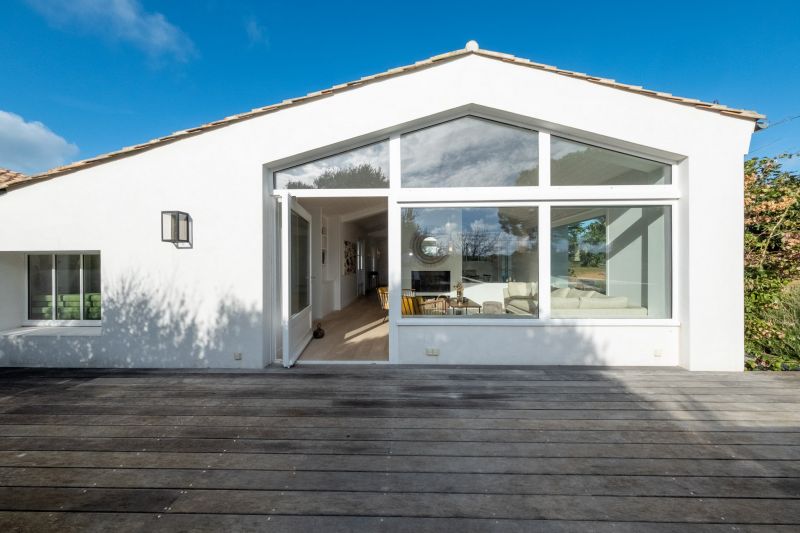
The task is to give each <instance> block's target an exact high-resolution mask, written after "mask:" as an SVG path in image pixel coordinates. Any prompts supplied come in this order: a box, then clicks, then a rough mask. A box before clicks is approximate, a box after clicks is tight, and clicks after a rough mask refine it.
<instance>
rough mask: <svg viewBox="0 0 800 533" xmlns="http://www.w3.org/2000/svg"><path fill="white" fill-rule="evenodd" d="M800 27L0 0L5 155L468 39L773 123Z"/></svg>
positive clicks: (761, 140)
mask: <svg viewBox="0 0 800 533" xmlns="http://www.w3.org/2000/svg"><path fill="white" fill-rule="evenodd" d="M798 26H800V2H796V1H795V2H789V1H786V2H783V1H774V2H773V1H768V0H767V1H764V2H761V3H755V2H738V1H736V0H732V1H727V2H714V1H706V2H696V1H695V2H680V1H674V2H669V3H659V4H657V3H655V2H642V1H636V2H598V1H596V0H595V1H591V2H580V1H573V2H569V3H558V2H552V1H548V2H518V3H515V2H494V3H487V2H469V1H459V2H431V1H428V2H414V1H404V2H392V3H383V2H350V1H344V0H340V1H337V2H319V3H318V4H316V3H314V2H308V1H307V2H292V3H287V2H280V3H278V2H265V1H238V2H233V1H223V0H194V1H191V2H190V1H177V0H176V1H169V2H167V1H155V0H4V1H3V2H2V4H0V36H2V38H0V79H2V80H3V82H2V83H0V167H10V168H13V169H15V170H19V171H23V172H36V171H41V170H44V169H47V168H50V167H52V166H56V165H58V164H63V163H66V162H69V161H73V160H77V159H82V158H86V157H91V156H93V155H97V154H100V153H103V152H107V151H111V150H115V149H118V148H121V147H123V146H128V145H131V144H136V143H140V142H143V141H146V140H149V139H152V138H154V137H158V136H161V135H164V134H167V133H170V132H172V131H176V130H180V129H184V128H187V127H191V126H195V125H198V124H201V123H204V122H208V121H211V120H215V119H218V118H221V117H223V116H226V115H230V114H234V113H239V112H242V111H245V110H248V109H251V108H254V107H260V106H263V105H267V104H270V103H274V102H277V101H280V100H283V99H284V98H289V97H293V96H299V95H303V94H305V93H308V92H311V91H314V90H317V89H320V88H324V87H328V86H331V85H334V84H336V83H341V82H344V81H349V80H352V79H356V78H359V77H361V76H363V75H367V74H372V73H375V72H379V71H383V70H386V69H388V68H391V67H395V66H399V65H404V64H408V63H412V62H414V61H417V60H419V59H424V58H426V57H429V56H431V55H435V54H438V53H441V52H446V51H449V50H454V49H457V48H462V47H463V46H464V43H465V42H466V41H468V40H469V39H475V40H477V41H478V42H479V43H480V45H481V47H482V48H486V49H489V50H497V51H502V52H507V53H511V54H514V55H518V56H520V57H525V58H529V59H533V60H535V61H539V62H542V63H548V64H552V65H557V66H559V67H562V68H566V69H570V70H577V71H581V72H588V73H591V74H594V75H598V76H604V77H610V78H614V79H617V80H619V81H623V82H626V83H633V84H637V85H643V86H645V87H647V88H651V89H657V90H663V91H668V92H672V93H674V94H678V95H681V96H688V97H693V98H700V99H703V100H708V101H713V100H718V101H719V102H721V103H723V104H726V105H729V106H733V107H743V108H747V109H755V110H757V111H760V112H762V113H765V114H767V115H768V117H769V121H770V122H771V123H773V124H774V123H777V122H778V121H780V120H783V119H786V118H789V117H795V116H798V115H800V32H798V31H797V28H798ZM752 149H753V153H754V154H755V155H759V156H761V155H771V154H777V153H781V152H798V151H800V118H797V119H796V120H790V121H787V122H784V123H782V124H779V125H776V126H774V128H770V129H767V130H765V131H762V132H759V133H758V134H756V135H755V136H754V138H753V142H752ZM792 167H793V168H800V162H798V161H795V162H793V163H792Z"/></svg>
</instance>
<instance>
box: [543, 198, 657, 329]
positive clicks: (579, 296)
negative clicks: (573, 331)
mask: <svg viewBox="0 0 800 533" xmlns="http://www.w3.org/2000/svg"><path fill="white" fill-rule="evenodd" d="M551 213H552V240H551V243H552V250H551V264H550V269H551V275H552V281H551V285H552V287H551V291H552V292H551V315H552V317H553V318H669V317H670V316H671V301H670V294H671V285H670V281H671V272H670V248H671V246H670V239H671V229H670V228H671V224H670V216H671V213H670V208H669V207H667V206H640V207H553V208H552V210H551Z"/></svg>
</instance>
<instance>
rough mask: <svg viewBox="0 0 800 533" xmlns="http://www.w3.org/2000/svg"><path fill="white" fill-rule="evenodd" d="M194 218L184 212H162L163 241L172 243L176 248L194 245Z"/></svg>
mask: <svg viewBox="0 0 800 533" xmlns="http://www.w3.org/2000/svg"><path fill="white" fill-rule="evenodd" d="M191 225H192V217H190V216H189V213H184V212H183V211H162V212H161V241H162V242H171V243H172V244H174V245H175V246H176V247H185V246H187V245H189V246H190V245H191V243H192V238H191V236H192V231H191Z"/></svg>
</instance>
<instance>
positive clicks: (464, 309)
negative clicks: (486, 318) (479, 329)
mask: <svg viewBox="0 0 800 533" xmlns="http://www.w3.org/2000/svg"><path fill="white" fill-rule="evenodd" d="M448 305H449V307H450V309H451V310H452V312H453V314H454V315H460V314H468V313H469V310H470V309H477V310H478V312H479V313H480V312H481V304H479V303H478V302H475V301H473V300H470V299H469V298H464V300H462V301H460V302H459V301H458V300H457V299H456V298H450V300H449V301H448Z"/></svg>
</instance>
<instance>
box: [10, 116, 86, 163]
mask: <svg viewBox="0 0 800 533" xmlns="http://www.w3.org/2000/svg"><path fill="white" fill-rule="evenodd" d="M77 154H78V147H77V146H75V145H74V144H72V143H69V142H67V141H66V140H65V139H64V138H63V137H61V136H59V135H56V134H55V133H53V132H52V131H50V130H49V129H48V128H47V126H45V125H44V124H42V123H41V122H26V121H25V119H23V118H22V117H21V116H19V115H15V114H14V113H8V112H7V111H2V110H0V167H4V168H9V169H11V170H16V171H17V172H24V173H26V174H31V173H36V172H41V171H43V170H47V169H50V168H53V167H57V166H59V165H63V164H64V163H66V162H68V161H69V160H71V159H72V158H73V157H75V156H76V155H77Z"/></svg>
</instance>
